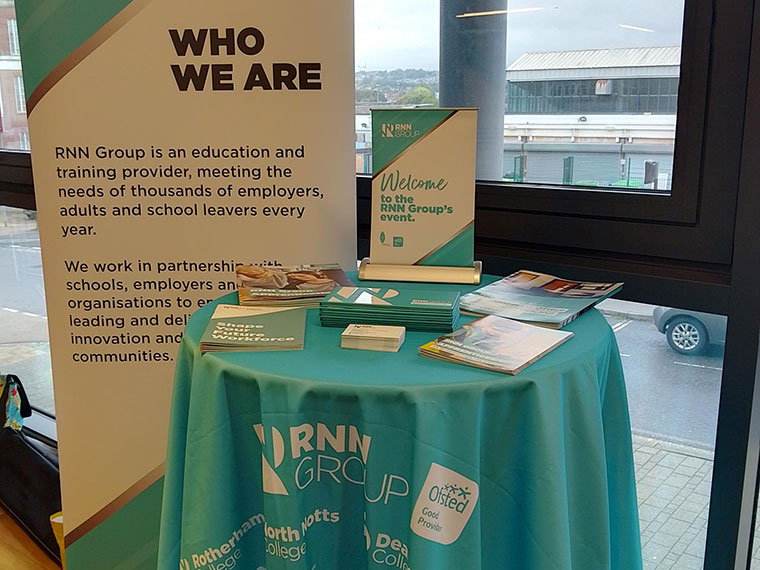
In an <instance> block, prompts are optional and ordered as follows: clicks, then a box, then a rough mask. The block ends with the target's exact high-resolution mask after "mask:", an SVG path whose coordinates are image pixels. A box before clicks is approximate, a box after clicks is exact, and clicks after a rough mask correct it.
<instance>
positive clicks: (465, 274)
mask: <svg viewBox="0 0 760 570" xmlns="http://www.w3.org/2000/svg"><path fill="white" fill-rule="evenodd" d="M482 272H483V263H482V262H480V261H476V262H475V263H473V265H472V267H446V266H441V265H391V264H385V263H370V260H369V257H365V258H364V259H362V262H361V264H360V265H359V279H360V280H362V281H417V282H422V283H462V284H465V285H479V284H480V276H481V274H482Z"/></svg>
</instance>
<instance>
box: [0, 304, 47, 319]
mask: <svg viewBox="0 0 760 570" xmlns="http://www.w3.org/2000/svg"><path fill="white" fill-rule="evenodd" d="M0 309H2V310H3V311H8V312H9V313H20V314H22V315H24V316H26V317H37V318H38V319H47V317H46V316H45V315H38V314H37V313H27V312H25V311H19V310H18V309H10V308H8V307H0Z"/></svg>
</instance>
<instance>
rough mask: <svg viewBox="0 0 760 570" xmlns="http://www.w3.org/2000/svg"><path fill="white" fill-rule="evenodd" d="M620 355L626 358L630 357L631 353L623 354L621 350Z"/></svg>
mask: <svg viewBox="0 0 760 570" xmlns="http://www.w3.org/2000/svg"><path fill="white" fill-rule="evenodd" d="M620 356H625V357H626V358H630V357H631V355H630V354H625V353H624V352H621V353H620Z"/></svg>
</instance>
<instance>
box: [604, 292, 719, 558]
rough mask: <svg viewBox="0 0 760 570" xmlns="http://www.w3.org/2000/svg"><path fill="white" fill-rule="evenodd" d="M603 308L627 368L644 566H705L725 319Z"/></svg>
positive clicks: (612, 305) (618, 305)
mask: <svg viewBox="0 0 760 570" xmlns="http://www.w3.org/2000/svg"><path fill="white" fill-rule="evenodd" d="M600 310H601V311H602V312H603V313H604V314H605V315H606V317H607V320H608V321H609V323H610V325H611V326H612V329H613V330H614V331H615V335H616V337H617V341H618V346H619V348H620V354H621V357H622V362H623V369H624V371H625V379H626V388H627V390H628V405H629V411H630V415H631V427H632V431H633V448H634V461H635V465H636V483H637V485H636V486H637V491H638V499H639V518H640V525H641V542H642V554H643V558H644V569H645V570H647V569H650V570H654V569H656V570H689V569H695V570H696V569H701V568H702V567H703V565H704V551H705V538H706V536H707V513H708V508H709V502H710V490H711V481H712V467H713V452H714V448H715V433H716V428H717V418H718V400H719V396H720V382H721V369H722V367H723V346H722V345H723V343H724V342H725V331H726V318H725V317H722V316H720V315H710V314H706V313H697V312H694V311H685V310H679V309H671V308H665V307H657V308H655V307H652V306H651V305H642V304H639V303H627V302H625V301H617V300H611V301H604V302H603V303H601V304H600ZM661 329H662V330H663V331H664V332H661Z"/></svg>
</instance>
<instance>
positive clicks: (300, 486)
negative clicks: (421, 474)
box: [253, 422, 410, 504]
mask: <svg viewBox="0 0 760 570" xmlns="http://www.w3.org/2000/svg"><path fill="white" fill-rule="evenodd" d="M253 428H254V430H255V432H256V435H257V436H258V439H259V441H260V442H261V445H262V453H261V466H262V487H263V491H264V492H265V493H268V494H271V495H290V494H291V493H292V492H294V491H303V490H305V489H306V488H307V487H309V486H310V485H311V484H312V483H320V482H326V483H328V484H329V483H334V484H338V485H340V484H344V483H350V484H354V485H360V486H362V487H364V497H365V499H366V500H367V501H368V502H370V503H378V502H382V503H383V504H388V501H389V500H391V499H392V498H393V497H405V496H407V495H409V489H410V487H409V482H408V480H407V479H406V478H405V477H402V476H400V475H397V474H394V473H387V472H384V473H382V476H379V474H378V476H377V477H373V478H372V481H375V482H377V483H374V485H375V486H374V487H372V488H371V489H368V485H367V484H366V481H367V470H368V467H369V466H368V458H369V453H370V447H371V445H372V436H370V435H367V434H363V433H361V432H360V431H359V428H358V427H356V426H353V425H343V424H341V425H335V426H332V427H330V426H327V425H326V424H323V423H321V422H318V423H315V424H310V423H304V424H300V425H297V426H288V427H287V428H284V429H279V428H277V427H275V426H271V427H269V428H265V427H264V426H263V424H255V425H254V426H253ZM286 454H287V456H288V457H289V459H291V460H292V461H289V462H285V457H286ZM290 466H292V470H291V469H290Z"/></svg>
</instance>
